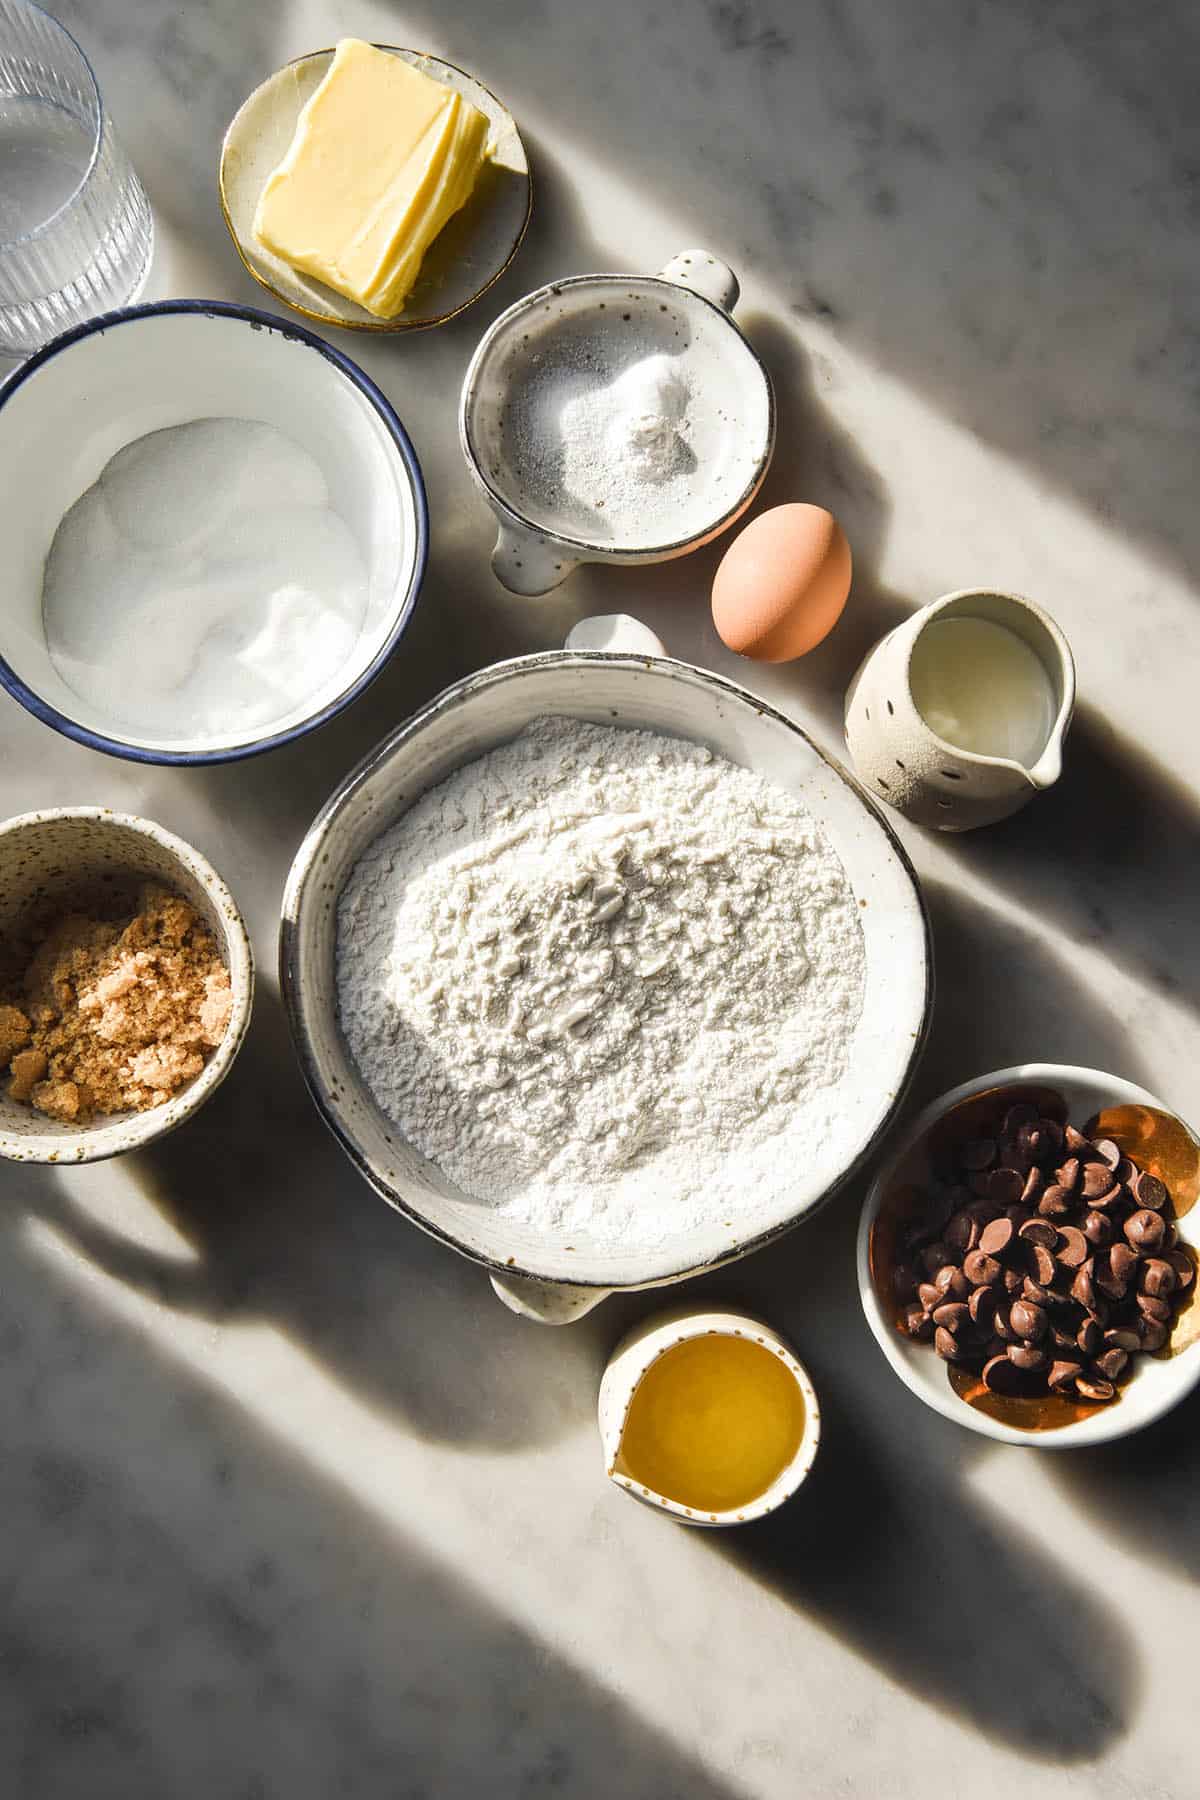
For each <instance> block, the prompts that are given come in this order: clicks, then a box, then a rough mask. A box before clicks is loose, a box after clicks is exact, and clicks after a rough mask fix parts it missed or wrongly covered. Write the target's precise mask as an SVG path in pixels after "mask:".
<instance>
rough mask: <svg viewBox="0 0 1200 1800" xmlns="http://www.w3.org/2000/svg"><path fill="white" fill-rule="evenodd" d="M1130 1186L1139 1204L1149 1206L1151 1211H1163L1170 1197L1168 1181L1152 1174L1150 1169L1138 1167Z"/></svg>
mask: <svg viewBox="0 0 1200 1800" xmlns="http://www.w3.org/2000/svg"><path fill="white" fill-rule="evenodd" d="M1129 1186H1130V1188H1131V1190H1132V1192H1133V1197H1134V1199H1135V1200H1136V1201H1137V1203H1138V1205H1139V1206H1145V1207H1148V1208H1149V1209H1150V1211H1151V1212H1161V1211H1162V1209H1163V1207H1164V1206H1165V1205H1166V1204H1167V1201H1168V1200H1169V1199H1170V1195H1169V1194H1168V1193H1167V1184H1166V1182H1165V1181H1160V1180H1159V1179H1158V1176H1157V1175H1152V1174H1151V1173H1150V1171H1149V1169H1136V1170H1135V1171H1134V1174H1133V1178H1132V1180H1131V1181H1130V1183H1129Z"/></svg>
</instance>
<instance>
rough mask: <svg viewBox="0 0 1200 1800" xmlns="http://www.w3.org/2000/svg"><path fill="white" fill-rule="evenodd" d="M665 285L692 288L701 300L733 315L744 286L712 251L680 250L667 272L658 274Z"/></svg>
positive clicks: (661, 271)
mask: <svg viewBox="0 0 1200 1800" xmlns="http://www.w3.org/2000/svg"><path fill="white" fill-rule="evenodd" d="M658 273H659V275H660V277H661V278H662V280H663V281H673V282H675V283H676V284H677V285H678V286H679V287H685V288H691V290H692V292H693V293H695V294H699V295H700V297H701V299H702V300H711V301H712V303H713V305H714V306H719V307H720V308H721V310H722V312H728V313H731V312H732V311H733V309H734V307H735V306H736V305H737V303H738V295H739V294H740V293H741V291H742V289H741V284H740V283H739V281H738V278H737V276H736V275H735V274H734V272H733V270H732V269H731V268H730V267H729V264H728V263H723V262H722V261H721V259H720V257H718V256H714V255H713V254H712V252H711V251H709V250H681V251H680V252H679V255H678V256H673V257H672V258H671V260H670V262H669V263H668V264H667V266H666V268H665V269H660V270H659V271H658Z"/></svg>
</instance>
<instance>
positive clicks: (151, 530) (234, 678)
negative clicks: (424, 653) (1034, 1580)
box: [42, 419, 368, 746]
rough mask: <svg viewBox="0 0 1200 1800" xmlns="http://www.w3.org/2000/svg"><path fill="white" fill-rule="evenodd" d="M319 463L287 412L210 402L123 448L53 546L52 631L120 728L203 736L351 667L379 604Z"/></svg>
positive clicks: (290, 708)
mask: <svg viewBox="0 0 1200 1800" xmlns="http://www.w3.org/2000/svg"><path fill="white" fill-rule="evenodd" d="M367 595H368V579H367V572H366V568H365V566H364V563H363V559H362V555H361V553H360V551H359V548H358V545H357V543H356V542H355V539H354V537H353V536H352V534H351V532H350V529H349V527H348V526H347V525H346V523H345V522H344V520H342V519H341V518H340V517H339V516H338V514H337V513H336V512H334V511H333V509H332V508H331V506H330V502H329V489H328V486H327V484H326V481H325V476H324V474H323V473H322V471H321V468H320V466H319V465H318V464H317V462H316V461H315V460H314V458H313V457H312V456H310V455H309V453H308V452H307V451H306V450H302V449H301V448H300V446H299V445H298V444H294V443H293V442H292V440H291V439H290V438H288V437H285V436H284V434H283V433H282V432H281V431H277V430H276V429H275V428H274V426H271V425H264V424H261V423H260V422H258V421H257V420H252V419H197V420H195V421H193V422H192V423H191V424H187V425H175V426H171V427H169V428H168V429H166V430H163V431H152V432H150V433H149V434H148V435H147V436H146V437H142V438H138V439H136V440H135V442H133V443H131V444H127V445H126V446H125V448H124V449H123V450H119V451H118V452H117V454H116V455H115V456H114V457H113V458H112V460H111V461H110V462H109V463H108V464H107V465H106V466H105V468H104V469H103V471H102V472H101V475H100V477H99V479H98V480H97V481H96V482H95V484H94V485H93V486H92V487H90V488H89V489H88V490H87V492H86V493H85V494H83V495H82V496H81V498H80V499H78V500H77V501H76V502H75V504H74V506H72V507H71V509H70V511H69V512H68V513H67V514H66V515H65V517H64V518H63V520H62V522H61V523H60V525H59V527H58V530H57V531H56V532H55V534H54V541H53V543H52V544H51V546H50V554H49V556H48V557H47V558H46V567H45V573H44V576H43V582H42V621H43V626H44V629H45V633H46V646H47V649H48V650H49V652H50V657H51V660H52V662H53V663H54V666H55V668H56V669H57V671H58V673H59V674H60V675H61V676H62V679H63V680H64V681H65V682H66V684H67V686H68V687H69V688H70V689H71V690H72V692H73V693H75V694H76V695H77V696H78V697H79V698H80V699H81V700H83V701H85V702H86V703H87V704H88V705H89V706H90V707H92V708H94V709H95V712H96V713H97V714H98V715H99V716H100V719H101V720H102V721H103V722H105V723H107V724H109V725H110V727H111V728H114V729H118V730H121V731H124V732H129V733H133V734H134V735H136V736H145V737H151V738H154V739H158V740H162V741H165V742H178V743H184V744H188V745H189V746H202V745H203V744H204V743H206V742H209V741H215V740H220V739H229V738H234V739H235V740H236V739H237V738H238V737H239V736H243V735H245V736H251V735H254V734H255V733H260V732H262V731H263V730H264V729H265V728H267V727H269V726H271V725H273V724H275V723H276V722H277V721H279V720H282V719H284V718H286V716H287V715H288V714H289V713H293V712H294V711H295V710H296V709H297V708H300V707H303V708H304V709H305V710H307V711H313V710H315V709H316V708H317V707H318V706H319V705H320V704H321V703H322V700H323V699H324V698H326V697H328V698H332V697H333V695H334V694H336V693H337V692H338V691H340V688H341V686H342V685H343V684H344V683H343V677H342V671H343V669H344V668H345V665H346V663H347V661H348V660H349V658H350V656H351V655H352V653H353V651H354V649H355V645H356V643H357V641H358V636H359V633H360V631H361V629H362V624H363V619H364V616H365V613H366V606H367Z"/></svg>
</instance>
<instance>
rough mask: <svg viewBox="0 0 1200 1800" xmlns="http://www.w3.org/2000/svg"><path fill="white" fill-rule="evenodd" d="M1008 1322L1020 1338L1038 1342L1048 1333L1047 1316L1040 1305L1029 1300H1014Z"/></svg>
mask: <svg viewBox="0 0 1200 1800" xmlns="http://www.w3.org/2000/svg"><path fill="white" fill-rule="evenodd" d="M1008 1322H1009V1324H1010V1325H1011V1326H1012V1328H1013V1330H1014V1331H1015V1332H1016V1334H1017V1336H1018V1337H1019V1338H1025V1339H1026V1340H1027V1341H1028V1342H1030V1343H1034V1344H1036V1343H1037V1342H1038V1340H1039V1339H1040V1338H1044V1337H1045V1335H1046V1326H1047V1323H1048V1321H1047V1318H1046V1314H1045V1312H1044V1310H1043V1309H1042V1308H1041V1307H1040V1306H1034V1305H1033V1303H1032V1302H1031V1301H1029V1300H1014V1301H1013V1303H1012V1307H1011V1309H1010V1311H1009V1315H1008Z"/></svg>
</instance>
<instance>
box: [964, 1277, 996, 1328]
mask: <svg viewBox="0 0 1200 1800" xmlns="http://www.w3.org/2000/svg"><path fill="white" fill-rule="evenodd" d="M967 1311H968V1313H969V1314H970V1315H971V1318H972V1320H973V1321H974V1323H975V1324H976V1325H982V1326H986V1327H987V1329H988V1330H989V1331H990V1330H991V1328H992V1321H993V1319H994V1318H995V1317H996V1292H995V1289H994V1288H990V1287H977V1288H972V1289H971V1297H970V1299H969V1300H968V1301H967Z"/></svg>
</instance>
